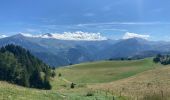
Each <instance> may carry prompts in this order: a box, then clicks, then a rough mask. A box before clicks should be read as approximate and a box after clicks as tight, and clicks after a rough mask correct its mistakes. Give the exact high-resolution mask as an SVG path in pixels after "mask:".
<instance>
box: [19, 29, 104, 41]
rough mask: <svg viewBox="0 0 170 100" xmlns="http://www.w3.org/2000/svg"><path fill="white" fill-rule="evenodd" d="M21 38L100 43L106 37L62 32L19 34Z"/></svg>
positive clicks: (87, 33)
mask: <svg viewBox="0 0 170 100" xmlns="http://www.w3.org/2000/svg"><path fill="white" fill-rule="evenodd" d="M21 34H22V35H23V36H26V37H33V38H53V39H59V40H75V41H77V40H78V41H81V40H82V41H101V40H107V38H106V37H104V36H102V35H101V34H100V33H89V32H82V31H76V32H64V33H62V34H59V33H46V34H39V35H32V34H27V33H21Z"/></svg>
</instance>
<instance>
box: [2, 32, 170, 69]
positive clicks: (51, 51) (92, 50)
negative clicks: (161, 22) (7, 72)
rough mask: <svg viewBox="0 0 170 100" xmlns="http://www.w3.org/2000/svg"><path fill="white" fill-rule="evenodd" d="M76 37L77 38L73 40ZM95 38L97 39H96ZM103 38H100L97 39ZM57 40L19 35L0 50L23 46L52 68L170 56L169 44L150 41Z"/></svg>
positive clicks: (48, 36) (135, 39)
mask: <svg viewBox="0 0 170 100" xmlns="http://www.w3.org/2000/svg"><path fill="white" fill-rule="evenodd" d="M73 37H74V36H73ZM95 37H96V36H95ZM97 37H98V38H100V36H97ZM78 38H79V39H74V38H72V39H70V40H68V39H58V38H54V35H53V34H50V33H47V34H43V35H39V36H36V37H33V36H30V35H24V34H16V35H13V36H9V37H4V38H1V39H0V46H4V45H7V44H15V45H20V46H22V47H24V48H26V49H28V50H29V51H31V53H32V54H33V55H34V56H36V57H38V58H39V59H41V60H42V61H44V62H45V63H47V64H49V65H50V66H54V67H58V66H65V65H70V64H77V63H82V62H91V61H98V60H106V59H110V58H112V59H116V58H122V57H126V58H145V57H151V56H155V55H156V54H158V53H169V51H170V42H163V41H149V40H146V39H141V38H130V39H120V40H110V39H105V38H101V39H100V40H97V39H96V38H90V39H88V40H85V39H82V40H81V38H80V37H78Z"/></svg>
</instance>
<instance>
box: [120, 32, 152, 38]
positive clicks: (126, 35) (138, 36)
mask: <svg viewBox="0 0 170 100" xmlns="http://www.w3.org/2000/svg"><path fill="white" fill-rule="evenodd" d="M149 37H150V35H141V34H137V33H130V32H126V33H125V35H124V36H123V39H130V38H142V39H148V38H149Z"/></svg>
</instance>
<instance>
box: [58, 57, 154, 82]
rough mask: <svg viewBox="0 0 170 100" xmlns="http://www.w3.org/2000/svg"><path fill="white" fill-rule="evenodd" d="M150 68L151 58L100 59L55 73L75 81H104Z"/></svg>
mask: <svg viewBox="0 0 170 100" xmlns="http://www.w3.org/2000/svg"><path fill="white" fill-rule="evenodd" d="M152 68H153V63H152V61H151V59H144V60H134V61H102V62H95V63H84V64H78V65H74V66H71V67H69V68H60V69H58V70H57V73H61V74H62V76H63V77H64V78H65V79H68V80H70V81H72V82H75V83H104V82H111V81H115V80H119V79H122V78H127V77H129V76H133V75H135V74H137V73H140V72H143V71H145V70H148V69H152Z"/></svg>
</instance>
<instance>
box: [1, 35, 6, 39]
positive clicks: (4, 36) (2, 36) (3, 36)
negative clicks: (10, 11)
mask: <svg viewBox="0 0 170 100" xmlns="http://www.w3.org/2000/svg"><path fill="white" fill-rule="evenodd" d="M6 37H8V36H6V35H0V39H1V38H6Z"/></svg>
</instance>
